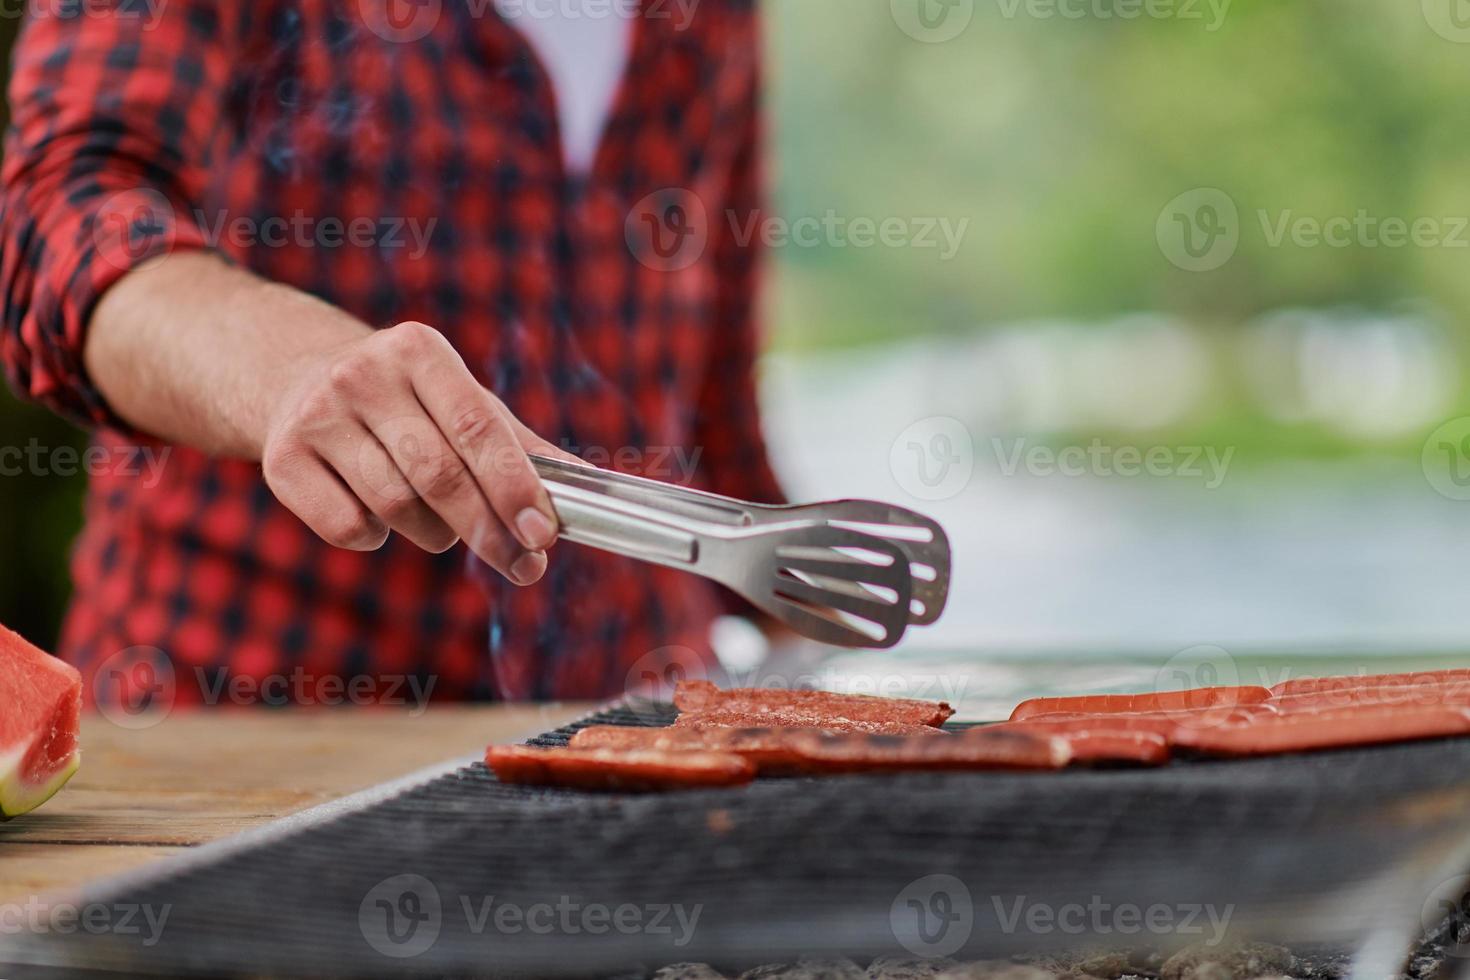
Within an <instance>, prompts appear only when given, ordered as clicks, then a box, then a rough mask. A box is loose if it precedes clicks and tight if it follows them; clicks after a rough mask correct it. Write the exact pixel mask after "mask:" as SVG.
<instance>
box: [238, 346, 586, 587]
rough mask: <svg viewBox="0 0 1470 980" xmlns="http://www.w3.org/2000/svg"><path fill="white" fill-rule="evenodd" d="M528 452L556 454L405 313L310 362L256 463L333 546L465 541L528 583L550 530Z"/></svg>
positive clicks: (546, 502)
mask: <svg viewBox="0 0 1470 980" xmlns="http://www.w3.org/2000/svg"><path fill="white" fill-rule="evenodd" d="M532 451H534V452H539V453H543V454H545V453H551V454H557V453H556V450H555V449H554V448H552V447H551V446H550V445H549V444H548V443H546V442H545V441H544V440H542V439H540V438H538V437H537V436H535V435H533V434H532V433H531V432H530V431H529V430H527V429H526V427H525V426H523V425H521V424H520V422H518V421H517V420H516V419H515V418H514V417H513V416H512V415H511V414H510V412H509V411H508V410H507V409H506V407H505V405H504V404H502V403H501V401H500V399H498V398H496V397H495V396H494V395H492V394H491V393H490V392H488V391H486V390H485V389H484V388H482V387H481V386H480V384H479V383H478V382H477V381H475V379H474V378H473V377H472V376H471V375H470V372H469V369H468V368H466V367H465V364H464V361H462V360H461V359H460V356H459V354H458V353H457V352H456V351H455V350H454V348H453V347H451V346H450V344H449V341H447V340H445V339H444V337H443V335H441V334H440V333H439V332H438V331H436V330H434V329H433V328H431V327H428V326H425V325H424V324H422V323H402V324H399V325H398V326H396V327H392V328H390V329H387V330H382V331H379V332H377V333H374V334H371V335H369V336H367V337H363V338H361V339H357V340H353V341H350V342H349V343H347V344H344V345H342V346H340V347H337V348H335V349H333V350H330V351H328V352H325V353H324V354H322V355H319V356H318V357H316V358H313V359H310V360H309V361H307V363H306V364H305V365H304V366H303V369H302V370H301V371H300V372H299V374H298V375H297V376H296V377H295V378H293V379H292V380H291V381H290V382H289V383H288V385H287V386H286V388H285V391H284V398H283V400H282V401H281V403H280V406H279V410H278V411H277V412H276V413H275V414H274V416H273V417H272V419H271V422H270V426H269V429H268V431H267V434H266V438H265V444H264V459H263V462H264V465H265V478H266V482H267V483H268V484H269V485H270V488H271V490H272V491H273V492H274V493H275V495H276V496H277V497H278V498H280V500H281V502H282V503H283V504H285V505H286V506H287V507H289V508H290V509H291V510H292V511H293V512H294V513H295V514H296V515H297V516H298V517H300V518H301V519H302V520H303V521H305V522H306V524H307V525H308V526H309V527H310V528H311V529H312V530H313V531H315V532H316V533H317V534H318V535H320V536H321V537H322V538H323V539H324V540H326V541H328V542H330V543H331V544H334V545H336V546H338V547H340V548H350V549H352V550H355V551H373V550H376V549H377V548H379V547H381V546H382V545H383V542H384V541H385V540H386V539H387V537H388V532H389V531H397V532H399V533H400V534H402V535H403V536H404V537H406V538H408V539H409V540H410V541H412V542H413V543H414V544H416V545H418V546H419V547H421V548H423V549H425V550H426V551H431V552H434V553H436V554H437V553H440V552H443V551H447V550H448V549H449V548H451V547H453V546H454V544H455V543H456V542H457V541H459V540H461V539H462V540H464V541H465V542H466V543H467V544H468V545H469V546H470V548H471V549H472V550H473V551H474V552H475V554H477V555H479V556H480V557H481V558H483V559H484V560H485V561H486V562H487V563H488V564H489V565H490V566H491V567H493V568H495V569H496V570H497V571H499V572H500V573H501V574H503V575H504V576H505V577H506V578H508V579H510V581H512V582H515V583H516V584H518V585H530V584H532V583H533V582H536V581H538V580H539V579H540V578H541V576H542V575H544V574H545V572H546V548H548V547H550V545H551V544H552V542H553V541H555V540H556V516H555V511H553V510H552V507H551V501H550V499H549V498H548V497H547V495H546V491H545V489H544V488H543V487H542V486H541V481H540V479H539V478H538V477H537V475H536V472H535V470H534V469H533V468H532V467H531V463H530V461H529V460H528V459H527V458H526V453H527V452H532ZM557 455H559V454H557Z"/></svg>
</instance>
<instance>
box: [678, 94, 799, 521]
mask: <svg viewBox="0 0 1470 980" xmlns="http://www.w3.org/2000/svg"><path fill="white" fill-rule="evenodd" d="M747 108H748V111H747V113H746V118H745V119H744V120H743V122H742V130H743V132H742V136H741V145H740V149H739V152H738V153H737V154H736V157H735V161H734V165H733V168H732V172H731V177H730V190H729V193H728V196H727V197H726V206H727V208H728V214H729V215H730V216H731V219H730V220H717V221H716V222H715V225H714V232H713V234H714V235H715V239H714V241H713V243H712V246H713V248H714V266H715V274H716V277H717V281H718V286H717V293H716V297H715V317H714V340H713V344H712V348H711V351H710V361H709V373H708V375H707V376H706V379H705V383H704V387H703V389H702V391H701V392H700V398H699V407H698V416H697V422H696V427H695V436H696V441H695V445H696V446H698V447H699V450H700V453H701V456H700V466H701V472H700V476H701V477H702V480H703V482H704V483H705V484H706V486H707V487H708V488H709V489H710V490H712V491H714V492H715V493H721V494H725V495H726V496H730V497H739V498H741V499H743V500H751V501H755V502H756V503H784V502H785V496H784V495H783V493H782V491H781V485H780V482H779V481H778V480H777V479H776V476H775V474H774V472H773V471H772V469H771V464H770V460H769V457H768V456H767V452H766V443H765V438H764V436H763V435H762V433H761V418H760V407H759V401H760V400H759V392H758V390H757V385H756V360H757V357H758V355H759V353H760V342H761V329H760V325H759V322H758V321H759V317H758V315H757V309H758V306H759V303H758V299H759V286H760V279H761V266H762V258H763V255H762V251H763V247H762V246H761V244H760V239H761V236H760V235H755V236H753V237H752V238H751V239H750V240H749V241H746V242H743V243H742V242H741V241H740V240H739V238H738V237H737V236H736V234H735V233H734V230H733V228H734V227H735V226H739V227H745V226H746V224H747V222H748V219H749V218H750V217H751V216H754V215H759V214H760V209H761V207H762V206H763V203H764V190H765V188H764V180H763V172H762V166H761V164H762V160H763V155H762V154H763V143H764V139H763V132H762V129H763V127H762V124H761V113H760V106H759V98H758V92H757V93H753V94H752V98H751V99H750V102H749V104H748V107H747Z"/></svg>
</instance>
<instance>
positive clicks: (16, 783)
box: [0, 746, 82, 821]
mask: <svg viewBox="0 0 1470 980" xmlns="http://www.w3.org/2000/svg"><path fill="white" fill-rule="evenodd" d="M27 748H29V746H23V747H21V748H19V749H15V750H13V751H11V752H7V753H4V754H3V755H0V773H8V774H9V775H6V776H4V777H0V821H5V820H11V819H14V818H15V817H18V816H20V815H21V814H24V813H30V812H31V811H32V810H34V809H35V808H36V807H38V806H40V805H41V804H42V803H45V802H46V801H47V800H49V799H51V797H53V796H55V795H56V794H57V793H58V792H59V791H60V790H61V787H63V786H65V785H66V781H67V780H68V779H71V777H72V776H74V775H76V771H77V770H78V769H79V768H81V765H82V753H81V752H79V751H78V752H73V753H72V756H71V758H70V759H68V760H67V762H66V765H65V766H63V767H62V768H61V769H59V770H57V771H56V772H55V773H53V774H52V775H51V776H50V777H49V778H47V779H45V780H44V781H42V782H39V783H30V782H27V781H26V780H23V779H21V777H20V768H21V760H22V759H24V758H25V754H26V749H27Z"/></svg>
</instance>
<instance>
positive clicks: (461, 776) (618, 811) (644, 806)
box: [0, 703, 1470, 980]
mask: <svg viewBox="0 0 1470 980" xmlns="http://www.w3.org/2000/svg"><path fill="white" fill-rule="evenodd" d="M673 717H674V710H673V709H672V708H671V707H669V706H667V705H659V704H651V703H629V704H623V705H620V706H617V707H614V708H611V709H609V710H607V711H604V712H602V713H600V714H598V715H597V716H595V717H592V718H589V719H586V720H585V721H583V722H581V723H579V724H577V725H573V726H570V727H568V728H565V729H561V730H559V731H556V732H551V733H548V734H546V735H543V736H541V737H539V738H537V739H535V740H534V741H533V744H540V745H558V744H564V743H565V741H566V740H567V739H568V738H569V737H570V735H571V734H572V733H573V732H574V731H576V730H577V729H578V728H580V727H582V726H583V725H586V724H625V725H660V724H667V723H669V722H670V721H671V720H672V719H673ZM1467 814H1470V740H1464V739H1462V740H1445V741H1436V742H1423V743H1416V744H1406V745H1395V746H1384V747H1379V748H1372V749H1361V750H1351V751H1335V752H1324V753H1317V754H1311V755H1300V756H1289V757H1280V758H1271V759H1257V760H1249V761H1232V762H1190V761H1182V762H1177V763H1174V764H1172V765H1170V766H1167V767H1165V768H1162V769H1149V770H1122V769H1120V770H1095V771H1094V770H1072V771H1066V772H1061V773H1035V774H1031V773H974V774H909V775H901V776H847V777H840V778H829V779H821V780H817V779H784V780H760V781H757V782H756V783H754V784H753V785H751V786H749V787H744V788H740V789H735V790H718V791H697V792H681V793H669V794H661V795H641V796H640V795H618V794H614V795H608V794H588V793H582V792H575V791H569V790H560V789H537V788H526V787H515V786H506V785H502V784H500V783H498V782H497V781H496V780H495V778H494V776H493V775H492V774H491V773H490V772H489V771H488V770H486V768H485V767H484V766H483V765H480V764H475V765H470V766H467V767H464V768H462V769H459V770H457V771H454V772H452V773H450V774H447V775H442V776H440V777H438V778H434V779H432V780H430V781H428V782H426V783H423V784H422V785H417V786H414V787H412V788H408V789H406V790H404V791H402V792H399V793H396V794H393V795H389V796H388V797H387V798H384V799H380V800H378V801H376V802H373V803H371V804H369V805H364V806H360V807H355V808H345V809H343V808H339V809H338V810H337V811H335V812H333V813H332V814H331V815H330V816H329V817H326V818H324V819H320V820H315V821H313V820H304V821H303V820H298V821H294V822H292V823H291V825H290V827H289V828H288V829H278V830H275V831H270V832H267V833H257V834H253V835H250V836H249V837H247V838H246V839H244V840H243V841H234V842H230V841H226V842H222V843H221V844H218V845H211V846H209V847H205V848H201V849H200V851H199V852H198V853H196V854H195V855H193V856H191V857H189V858H185V859H182V860H180V861H176V862H173V863H172V864H169V865H166V866H165V867H164V868H163V869H162V870H161V871H155V872H152V873H149V874H146V875H143V876H138V875H134V876H130V877H127V878H124V879H119V880H116V881H114V882H112V883H109V884H108V885H105V886H103V887H101V888H99V889H97V890H95V891H93V892H91V893H89V894H86V895H82V896H78V897H77V898H78V901H80V902H98V903H108V904H111V905H113V906H118V905H122V904H127V905H131V906H137V907H151V908H154V909H161V908H163V907H167V908H168V909H169V913H168V918H167V922H166V926H165V928H164V929H163V931H162V933H161V936H160V937H158V939H157V942H156V943H154V944H151V945H149V944H145V942H144V941H143V940H144V938H145V937H143V936H138V935H134V936H127V935H117V934H109V935H88V934H85V933H84V932H78V933H76V934H70V935H64V936H58V935H44V934H38V935H33V936H26V937H24V938H23V939H20V940H16V938H15V937H0V938H5V939H8V940H9V941H8V943H7V945H6V946H4V947H0V963H16V964H33V965H34V964H44V965H49V966H53V967H64V968H66V969H67V970H77V969H84V968H108V969H117V970H124V971H127V972H130V973H134V974H143V975H146V974H149V973H157V974H163V973H177V974H187V975H191V976H232V975H236V974H237V973H239V972H245V973H248V974H249V975H260V974H268V975H286V976H313V977H327V976H348V975H373V976H404V977H419V976H423V977H428V976H469V975H474V976H485V975H490V976H502V975H504V976H538V977H543V976H544V977H549V976H580V975H601V976H606V975H611V974H615V973H633V974H635V975H636V974H637V973H639V971H643V972H648V971H651V970H652V969H655V968H657V967H658V966H659V965H662V964H668V963H673V962H687V961H702V962H714V963H718V964H722V965H729V966H730V967H732V968H736V967H741V966H748V965H751V964H755V963H768V962H772V961H775V960H779V959H783V958H788V957H795V956H798V955H824V954H825V955H831V954H845V955H849V956H855V957H865V956H878V955H885V954H904V955H909V954H913V953H918V954H921V955H929V954H932V955H940V954H946V955H952V956H954V957H956V958H980V957H982V956H1004V955H1010V954H1018V953H1023V952H1038V951H1043V950H1062V949H1066V948H1072V947H1077V946H1082V945H1096V944H1105V945H1111V946H1116V947H1127V946H1141V945H1152V946H1159V947H1169V946H1175V945H1178V946H1182V945H1186V944H1192V943H1198V942H1201V941H1210V940H1211V939H1218V938H1222V937H1219V936H1214V935H1212V933H1211V932H1210V928H1209V927H1210V923H1211V922H1212V921H1216V922H1217V921H1218V919H1219V918H1220V917H1221V916H1225V915H1226V914H1227V912H1228V938H1229V939H1232V940H1234V939H1244V938H1251V939H1264V940H1277V941H1290V942H1292V943H1306V942H1311V943H1328V944H1340V945H1343V946H1344V947H1347V946H1351V947H1352V948H1357V949H1360V954H1359V959H1358V964H1357V975H1358V976H1360V977H1363V978H1365V980H1366V978H1368V977H1370V976H1371V977H1372V978H1373V980H1381V978H1382V977H1385V976H1389V975H1399V974H1400V973H1401V972H1402V970H1401V967H1402V958H1403V957H1404V956H1405V955H1406V954H1407V952H1408V950H1409V948H1410V947H1411V946H1412V944H1413V942H1414V941H1415V940H1416V939H1418V938H1420V937H1421V936H1422V934H1423V931H1424V929H1425V927H1426V926H1427V925H1436V924H1437V923H1438V921H1439V919H1442V918H1443V915H1441V914H1440V912H1441V910H1440V908H1439V906H1437V905H1435V904H1434V901H1433V900H1432V899H1433V896H1435V895H1437V894H1439V895H1442V894H1445V893H1446V891H1445V889H1446V888H1447V887H1449V886H1448V885H1447V884H1446V883H1447V882H1453V880H1454V876H1455V873H1456V872H1460V871H1464V870H1465V869H1466V868H1467V867H1470V850H1467V844H1470V827H1467V822H1466V815H1467ZM1436 889H1438V891H1436ZM543 908H545V909H550V910H551V911H550V912H548V913H545V914H543V913H542V912H541V910H542V909H543ZM1078 908H1080V909H1083V910H1092V909H1097V908H1103V909H1112V910H1113V913H1112V914H1114V916H1115V918H1114V919H1107V918H1106V917H1104V918H1103V919H1101V920H1099V919H1096V918H1091V919H1089V920H1088V921H1087V923H1086V925H1087V928H1084V929H1083V930H1081V931H1077V930H1075V929H1074V928H1072V926H1071V925H1070V922H1071V921H1072V920H1073V919H1074V918H1075V917H1069V915H1068V913H1069V912H1070V911H1071V910H1074V909H1078ZM505 909H510V910H512V913H504V912H503V911H502V910H505ZM562 909H566V910H568V911H567V912H566V913H565V914H563V913H562V912H561V911H560V910H562ZM1037 909H1040V910H1042V911H1043V912H1048V911H1049V912H1050V914H1051V921H1052V925H1051V926H1050V927H1046V926H1044V925H1041V924H1039V923H1042V922H1043V921H1044V920H1045V919H1046V918H1047V917H1046V916H1045V915H1037V914H1036V913H1035V912H1034V910H1037ZM1124 909H1137V910H1141V911H1142V912H1144V913H1147V911H1148V910H1149V909H1163V910H1164V912H1165V913H1167V914H1168V916H1169V917H1170V919H1169V923H1168V928H1166V929H1162V930H1150V927H1149V926H1147V925H1145V926H1144V927H1143V928H1142V930H1140V931H1137V932H1132V933H1128V932H1126V931H1125V930H1124V929H1123V919H1122V917H1121V916H1118V915H1117V913H1118V911H1119V910H1124ZM1190 909H1199V910H1200V912H1199V917H1198V918H1197V919H1196V920H1195V921H1194V922H1193V923H1192V925H1193V926H1195V927H1196V928H1195V929H1194V930H1191V929H1187V928H1185V926H1186V923H1185V922H1184V918H1185V916H1186V915H1187V913H1188V911H1189V910H1190ZM588 910H593V911H594V912H596V914H595V915H594V916H592V917H591V918H589V917H588V916H589V912H588ZM597 910H602V911H600V912H597ZM620 910H621V911H620ZM629 910H634V911H629ZM659 910H664V911H663V913H662V916H661V917H660V918H659V919H658V921H657V922H655V921H654V919H655V917H656V916H659V915H660V912H659ZM1209 910H1214V913H1213V916H1214V917H1213V919H1212V918H1211V915H1210V913H1209ZM1058 913H1060V915H1058ZM517 914H518V917H517ZM1107 914H1108V913H1106V912H1104V913H1103V915H1104V916H1106V915H1107ZM619 915H621V916H622V918H621V919H619V918H618V916H619ZM681 915H682V919H681ZM696 915H697V921H696V922H695V923H694V924H693V925H692V926H690V924H689V921H688V920H689V919H690V917H691V916H696ZM1431 919H1432V920H1434V921H1431ZM1063 920H1067V921H1063ZM1098 921H1101V922H1102V923H1103V924H1104V926H1106V927H1107V928H1109V929H1116V932H1115V933H1114V934H1111V935H1108V934H1103V935H1099V934H1098V932H1097V930H1096V928H1095V925H1096V923H1097V922H1098ZM1130 921H1132V920H1131V918H1130ZM1201 930H1203V931H1201ZM1466 952H1470V950H1467V951H1466ZM6 975H7V976H10V975H12V974H11V973H10V972H7V973H6ZM21 975H24V974H21Z"/></svg>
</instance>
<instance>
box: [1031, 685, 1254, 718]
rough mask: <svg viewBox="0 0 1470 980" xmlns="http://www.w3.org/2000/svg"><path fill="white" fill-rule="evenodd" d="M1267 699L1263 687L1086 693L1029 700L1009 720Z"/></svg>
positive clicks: (1196, 707) (1218, 705)
mask: <svg viewBox="0 0 1470 980" xmlns="http://www.w3.org/2000/svg"><path fill="white" fill-rule="evenodd" d="M1270 699H1271V692H1270V691H1269V690H1267V689H1266V688H1264V687H1198V688H1194V689H1192V690H1188V691H1162V692H1157V693H1152V694H1087V695H1081V696H1079V697H1065V698H1032V699H1031V700H1029V701H1022V702H1021V703H1020V704H1018V705H1017V706H1016V710H1015V711H1013V712H1011V721H1025V720H1027V719H1030V718H1036V717H1040V716H1042V715H1054V714H1066V713H1080V714H1119V713H1130V714H1131V713H1138V712H1146V711H1195V710H1199V709H1202V708H1234V707H1237V706H1240V705H1248V704H1260V703H1261V702H1263V701H1269V700H1270Z"/></svg>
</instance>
